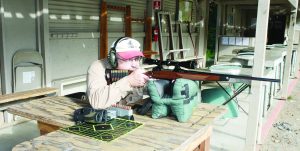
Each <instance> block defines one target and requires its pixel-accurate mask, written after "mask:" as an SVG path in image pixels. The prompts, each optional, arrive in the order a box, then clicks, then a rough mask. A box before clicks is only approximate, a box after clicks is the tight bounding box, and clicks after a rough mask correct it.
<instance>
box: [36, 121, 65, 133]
mask: <svg viewBox="0 0 300 151" xmlns="http://www.w3.org/2000/svg"><path fill="white" fill-rule="evenodd" d="M38 127H39V129H40V134H41V135H45V134H47V133H50V132H53V131H56V130H58V129H59V128H60V127H58V126H55V125H51V124H47V123H44V122H41V121H38Z"/></svg>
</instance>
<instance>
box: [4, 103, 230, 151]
mask: <svg viewBox="0 0 300 151" xmlns="http://www.w3.org/2000/svg"><path fill="white" fill-rule="evenodd" d="M85 105H86V102H85V103H82V102H77V101H76V100H75V99H70V98H66V97H47V98H42V99H37V100H33V101H31V102H29V103H28V102H27V103H26V104H20V105H16V106H13V107H11V108H9V112H12V113H15V114H17V115H20V116H25V117H27V118H31V119H36V120H42V121H43V122H48V123H49V124H54V125H57V126H61V127H65V126H69V125H73V124H74V122H72V121H71V119H72V114H73V111H74V110H75V109H77V108H80V107H82V106H85ZM225 111H226V110H225V109H224V108H223V107H217V106H214V105H210V104H200V105H199V106H198V107H197V108H196V109H195V110H194V113H193V115H192V117H191V119H190V120H189V121H188V122H186V123H179V122H177V121H175V120H174V119H173V118H162V119H152V118H151V117H149V116H140V115H135V120H136V121H137V122H141V123H143V126H142V127H139V128H137V129H135V130H133V131H131V132H130V133H128V134H126V135H123V136H121V137H119V138H117V139H116V140H114V141H112V142H109V143H107V142H103V141H98V140H94V139H90V138H87V137H83V136H79V135H74V134H70V133H67V132H63V131H60V130H58V131H55V132H51V133H48V134H47V135H43V136H40V137H38V138H35V139H33V140H31V141H26V142H23V143H21V144H19V145H17V146H15V147H14V149H13V150H109V151H114V150H131V151H134V150H139V151H140V150H143V151H146V150H193V149H194V148H195V147H197V145H199V144H200V143H201V142H202V141H203V140H204V139H207V138H209V136H210V134H211V126H210V125H211V123H212V121H213V120H214V119H215V118H216V117H219V116H220V115H222V114H223V113H224V112H225Z"/></svg>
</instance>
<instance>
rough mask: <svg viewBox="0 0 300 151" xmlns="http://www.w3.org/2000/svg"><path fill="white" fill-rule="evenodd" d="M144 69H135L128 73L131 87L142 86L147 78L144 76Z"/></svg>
mask: <svg viewBox="0 0 300 151" xmlns="http://www.w3.org/2000/svg"><path fill="white" fill-rule="evenodd" d="M144 73H145V70H143V69H136V70H134V71H133V72H131V73H130V74H129V75H128V82H129V84H130V86H131V87H142V86H144V85H145V84H146V83H147V81H148V80H149V77H148V76H146V75H145V74H144Z"/></svg>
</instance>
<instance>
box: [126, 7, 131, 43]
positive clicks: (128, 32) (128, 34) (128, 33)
mask: <svg viewBox="0 0 300 151" xmlns="http://www.w3.org/2000/svg"><path fill="white" fill-rule="evenodd" d="M125 36H126V37H131V36H132V30H131V7H130V5H127V6H126V11H125Z"/></svg>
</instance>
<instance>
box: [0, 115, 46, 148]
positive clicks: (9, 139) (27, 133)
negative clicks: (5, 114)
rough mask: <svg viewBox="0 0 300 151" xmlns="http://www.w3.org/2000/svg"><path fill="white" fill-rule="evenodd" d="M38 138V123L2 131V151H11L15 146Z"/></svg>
mask: <svg viewBox="0 0 300 151" xmlns="http://www.w3.org/2000/svg"><path fill="white" fill-rule="evenodd" d="M38 136H40V132H39V130H38V127H37V123H36V121H27V122H24V123H21V124H18V125H14V126H10V127H7V128H3V129H0V151H11V149H12V148H13V147H14V146H15V145H17V144H19V143H21V142H24V141H26V140H30V139H33V138H35V137H38Z"/></svg>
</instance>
